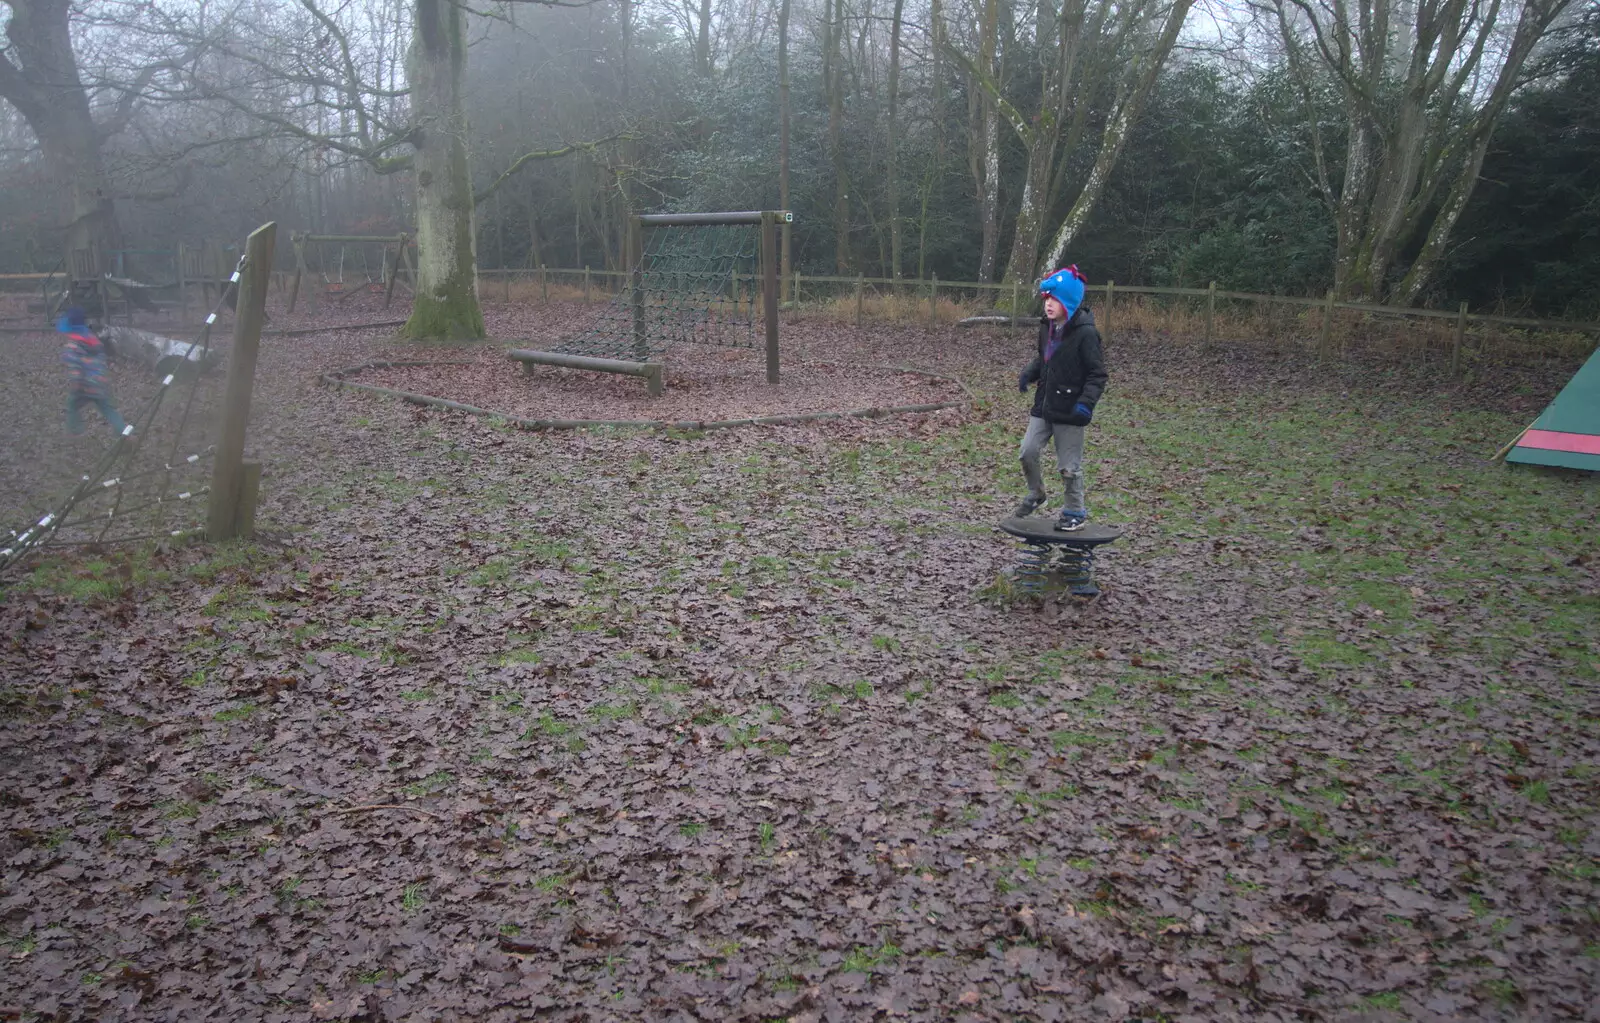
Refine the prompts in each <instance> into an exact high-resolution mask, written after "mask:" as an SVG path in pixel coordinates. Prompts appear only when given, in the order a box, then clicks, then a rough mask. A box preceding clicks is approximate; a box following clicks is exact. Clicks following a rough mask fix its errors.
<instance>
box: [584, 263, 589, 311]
mask: <svg viewBox="0 0 1600 1023" xmlns="http://www.w3.org/2000/svg"><path fill="white" fill-rule="evenodd" d="M583 304H584V305H588V304H589V264H588V263H585V264H583Z"/></svg>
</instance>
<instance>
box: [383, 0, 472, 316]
mask: <svg viewBox="0 0 1600 1023" xmlns="http://www.w3.org/2000/svg"><path fill="white" fill-rule="evenodd" d="M466 62H467V46H466V14H465V13H464V12H463V11H462V9H461V7H460V6H459V5H458V4H456V3H454V2H452V0H417V6H416V26H415V28H414V30H413V35H412V38H411V48H410V50H409V51H408V52H407V54H406V72H407V75H408V77H409V79H410V84H411V106H412V110H413V112H414V117H415V121H416V125H417V130H416V135H415V145H416V158H415V164H414V166H415V173H416V181H417V290H416V299H415V303H414V304H413V306H412V310H411V319H410V320H409V321H407V323H406V325H405V328H404V330H403V332H402V333H404V335H405V336H406V337H412V338H431V339H450V340H460V339H468V338H481V337H483V336H484V327H483V310H482V309H481V308H480V307H479V305H478V284H477V265H476V263H477V260H476V253H475V251H474V240H473V232H472V177H471V174H470V173H469V171H468V168H467V145H466V139H467V118H466V114H465V112H464V111H463V109H462V88H461V84H462V76H463V72H464V71H465V69H466Z"/></svg>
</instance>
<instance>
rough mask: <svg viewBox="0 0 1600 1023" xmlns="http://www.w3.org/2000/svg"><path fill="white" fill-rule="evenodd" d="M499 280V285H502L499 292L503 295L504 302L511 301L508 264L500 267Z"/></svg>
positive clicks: (508, 302)
mask: <svg viewBox="0 0 1600 1023" xmlns="http://www.w3.org/2000/svg"><path fill="white" fill-rule="evenodd" d="M500 282H501V285H502V287H501V289H500V293H501V294H502V295H504V296H505V300H506V303H507V304H510V302H511V268H510V267H509V266H503V267H501V268H500Z"/></svg>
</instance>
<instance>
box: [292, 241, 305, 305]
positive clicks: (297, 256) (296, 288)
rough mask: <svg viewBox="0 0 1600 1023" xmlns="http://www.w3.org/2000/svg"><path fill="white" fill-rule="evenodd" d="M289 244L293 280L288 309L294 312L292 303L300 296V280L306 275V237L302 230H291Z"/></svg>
mask: <svg viewBox="0 0 1600 1023" xmlns="http://www.w3.org/2000/svg"><path fill="white" fill-rule="evenodd" d="M289 244H291V245H293V246H294V280H293V282H291V283H290V285H289V311H290V312H291V313H292V312H294V304H295V302H296V301H297V300H298V299H299V298H300V282H301V280H303V279H304V278H305V275H306V239H305V235H304V233H303V232H300V231H292V232H290V234H289Z"/></svg>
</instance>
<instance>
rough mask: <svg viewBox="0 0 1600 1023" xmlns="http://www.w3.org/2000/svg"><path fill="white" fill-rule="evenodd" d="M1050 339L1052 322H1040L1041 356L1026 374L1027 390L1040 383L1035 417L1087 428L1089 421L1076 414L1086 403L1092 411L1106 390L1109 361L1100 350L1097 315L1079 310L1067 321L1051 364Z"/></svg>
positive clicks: (1086, 310)
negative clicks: (1046, 350)
mask: <svg viewBox="0 0 1600 1023" xmlns="http://www.w3.org/2000/svg"><path fill="white" fill-rule="evenodd" d="M1049 339H1050V321H1049V320H1046V319H1041V320H1040V321H1039V346H1038V354H1036V355H1035V356H1034V358H1033V361H1032V362H1030V363H1028V368H1027V369H1025V370H1023V371H1022V377H1021V382H1022V384H1023V385H1024V386H1026V385H1027V384H1030V383H1033V382H1034V381H1035V380H1037V381H1038V382H1039V388H1038V390H1036V391H1035V392H1034V395H1033V414H1034V415H1035V416H1037V417H1038V418H1040V419H1043V420H1045V421H1046V422H1050V423H1066V424H1068V425H1069V426H1086V425H1087V424H1088V422H1089V420H1088V419H1087V418H1086V417H1084V416H1080V415H1078V414H1077V413H1076V412H1075V411H1073V409H1074V407H1075V406H1076V405H1077V404H1078V403H1079V402H1082V403H1083V404H1085V405H1087V406H1089V408H1090V409H1091V410H1092V409H1093V408H1094V406H1095V402H1097V401H1099V400H1100V394H1101V392H1102V391H1104V390H1105V388H1106V360H1105V355H1104V354H1103V353H1102V352H1101V350H1100V331H1098V330H1096V329H1095V325H1094V313H1092V312H1090V311H1089V309H1088V307H1086V306H1079V307H1078V310H1077V312H1075V313H1073V314H1072V318H1071V319H1070V320H1068V321H1067V326H1066V329H1065V331H1064V332H1063V334H1062V337H1061V343H1060V344H1058V345H1056V350H1055V352H1054V353H1053V354H1052V355H1051V356H1050V361H1049V362H1046V361H1045V358H1044V346H1045V343H1046V342H1047V341H1048V340H1049Z"/></svg>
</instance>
